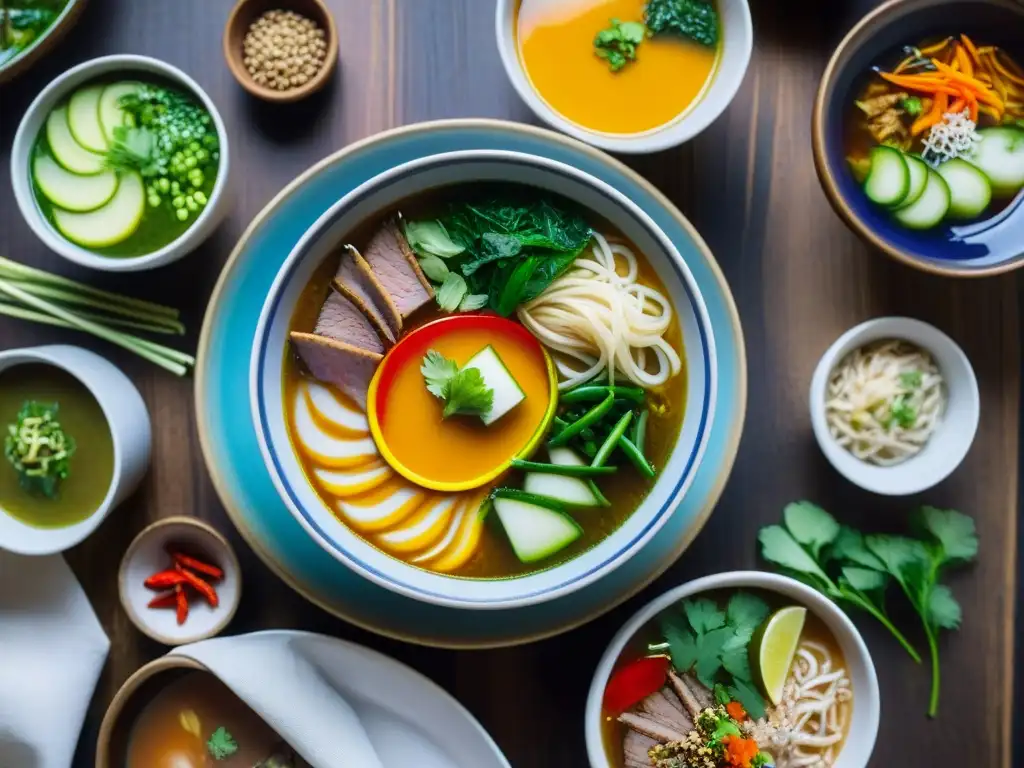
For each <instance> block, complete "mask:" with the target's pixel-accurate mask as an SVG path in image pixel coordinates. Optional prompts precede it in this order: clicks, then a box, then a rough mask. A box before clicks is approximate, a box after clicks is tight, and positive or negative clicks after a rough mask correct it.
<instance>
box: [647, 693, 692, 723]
mask: <svg viewBox="0 0 1024 768" xmlns="http://www.w3.org/2000/svg"><path fill="white" fill-rule="evenodd" d="M640 709H642V710H643V714H645V715H647V716H648V717H650V718H651V719H652V720H657V721H658V722H659V723H661V724H662V725H664V726H666V727H667V728H671V729H673V730H674V731H678V732H680V733H689V732H690V730H691V729H692V728H693V718H692V717H690V715H689V714H688V713H687V712H685V711H684V710H683V705H682V704H681V703H680V701H679V699H678V698H676V695H675V694H674V693H672V691H670V690H669V689H668V688H665V689H663V690H661V691H659V692H657V693H652V694H651V695H650V696H648V697H647V698H646V699H644V700H643V701H642V702H640Z"/></svg>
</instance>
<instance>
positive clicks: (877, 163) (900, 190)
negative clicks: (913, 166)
mask: <svg viewBox="0 0 1024 768" xmlns="http://www.w3.org/2000/svg"><path fill="white" fill-rule="evenodd" d="M909 191H910V171H909V170H908V168H907V161H906V160H904V159H903V153H902V152H900V151H899V150H898V149H895V148H893V147H874V148H873V149H872V150H871V170H870V171H868V177H867V178H866V179H865V180H864V194H866V195H867V196H868V198H869V199H870V200H871V201H872V202H875V203H878V204H879V205H886V206H890V207H891V206H896V205H899V204H900V203H901V202H902V201H903V199H904V198H905V197H906V196H907V193H908V192H909Z"/></svg>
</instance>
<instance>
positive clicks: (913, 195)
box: [899, 155, 928, 208]
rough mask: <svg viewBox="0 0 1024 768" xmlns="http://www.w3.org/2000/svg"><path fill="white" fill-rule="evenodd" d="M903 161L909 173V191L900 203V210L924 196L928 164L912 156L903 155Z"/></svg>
mask: <svg viewBox="0 0 1024 768" xmlns="http://www.w3.org/2000/svg"><path fill="white" fill-rule="evenodd" d="M903 159H904V160H905V161H906V163H907V171H908V172H909V173H910V189H909V190H908V191H907V196H906V197H904V198H903V200H901V201H900V204H899V207H900V208H906V207H907V206H908V205H912V204H913V203H916V202H917V201H918V200H919V199H920V198H921V195H923V194H924V187H925V185H926V184H927V183H928V163H926V162H925V161H924V160H922V159H921V158H920V157H914V156H913V155H904V156H903Z"/></svg>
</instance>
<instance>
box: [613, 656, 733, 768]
mask: <svg viewBox="0 0 1024 768" xmlns="http://www.w3.org/2000/svg"><path fill="white" fill-rule="evenodd" d="M713 703H714V696H713V695H712V693H711V691H709V690H708V689H707V688H705V687H704V686H703V685H702V684H701V683H700V682H698V681H697V680H696V678H693V677H691V676H690V675H682V676H680V675H677V674H676V673H675V672H673V671H672V670H669V684H668V685H666V686H665V687H664V688H662V689H661V690H660V691H656V692H655V693H652V694H651V695H650V696H648V697H647V698H645V699H644V700H643V701H641V702H640V703H639V704H638V705H636V706H635V707H633V709H631V710H630V711H628V712H623V713H622V714H621V715H619V722H620V723H622V724H623V725H625V726H627V727H628V728H629V731H628V732H627V734H626V736H625V738H624V739H623V742H622V750H623V758H624V761H625V764H626V768H650V766H651V765H652V764H653V763H654V761H653V760H652V759H651V757H650V754H649V753H650V750H651V748H652V747H655V746H657V745H659V744H669V743H673V742H681V741H685V740H686V737H687V736H688V735H689V734H690V732H691V731H693V730H694V728H695V726H694V721H695V720H696V718H697V716H698V715H699V714H700V712H701V711H702V710H703V709H705V708H707V707H709V706H711V705H712V704H713Z"/></svg>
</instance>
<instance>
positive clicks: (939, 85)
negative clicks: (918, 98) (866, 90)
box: [879, 72, 959, 96]
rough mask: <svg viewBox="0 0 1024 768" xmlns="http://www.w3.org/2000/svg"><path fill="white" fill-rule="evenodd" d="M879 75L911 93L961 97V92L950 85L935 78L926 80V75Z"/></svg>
mask: <svg viewBox="0 0 1024 768" xmlns="http://www.w3.org/2000/svg"><path fill="white" fill-rule="evenodd" d="M879 74H880V75H881V76H882V78H883V79H885V80H888V81H889V82H890V83H892V84H893V85H898V86H899V87H900V88H906V89H907V90H910V91H919V92H921V93H944V94H946V95H947V96H958V95H959V91H958V90H954V89H953V88H952V87H950V86H949V84H948V83H946V82H943V81H940V80H936V79H934V78H926V77H925V76H924V75H891V74H889V73H888V72H879Z"/></svg>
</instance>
